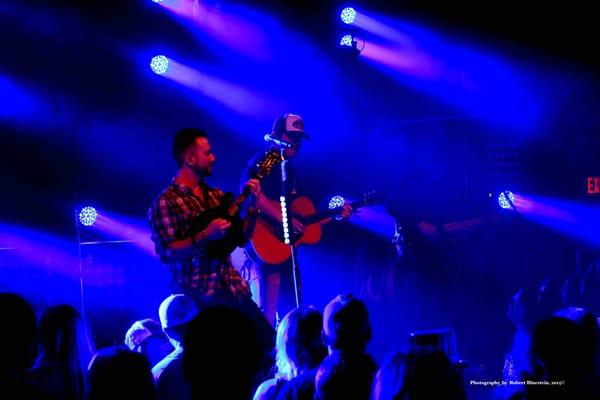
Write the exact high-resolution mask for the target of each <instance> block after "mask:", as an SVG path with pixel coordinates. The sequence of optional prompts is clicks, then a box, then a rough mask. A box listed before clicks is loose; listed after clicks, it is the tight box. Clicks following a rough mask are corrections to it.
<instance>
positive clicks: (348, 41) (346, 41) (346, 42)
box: [340, 35, 354, 47]
mask: <svg viewBox="0 0 600 400" xmlns="http://www.w3.org/2000/svg"><path fill="white" fill-rule="evenodd" d="M353 41H354V38H353V37H352V35H344V36H343V37H342V40H340V46H348V47H352V42H353Z"/></svg>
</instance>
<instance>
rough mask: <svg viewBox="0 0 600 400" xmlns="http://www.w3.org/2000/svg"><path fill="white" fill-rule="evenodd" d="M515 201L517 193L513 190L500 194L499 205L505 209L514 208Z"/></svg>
mask: <svg viewBox="0 0 600 400" xmlns="http://www.w3.org/2000/svg"><path fill="white" fill-rule="evenodd" d="M514 203H515V195H514V194H513V193H512V192H510V191H508V190H505V191H504V192H501V193H500V194H499V195H498V205H499V206H500V207H502V208H504V209H505V210H507V209H509V208H512V204H514Z"/></svg>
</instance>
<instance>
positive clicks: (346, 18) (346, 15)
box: [340, 7, 356, 24]
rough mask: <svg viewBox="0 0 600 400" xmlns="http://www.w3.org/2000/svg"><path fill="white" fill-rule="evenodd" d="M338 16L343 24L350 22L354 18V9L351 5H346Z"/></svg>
mask: <svg viewBox="0 0 600 400" xmlns="http://www.w3.org/2000/svg"><path fill="white" fill-rule="evenodd" d="M340 18H341V19H342V22H344V23H345V24H351V23H353V22H354V21H355V20H356V10H355V9H354V8H352V7H346V8H344V9H343V10H342V13H341V14H340Z"/></svg>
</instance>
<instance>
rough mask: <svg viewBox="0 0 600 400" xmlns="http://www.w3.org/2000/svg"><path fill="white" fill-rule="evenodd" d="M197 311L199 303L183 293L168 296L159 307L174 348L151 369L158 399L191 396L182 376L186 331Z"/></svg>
mask: <svg viewBox="0 0 600 400" xmlns="http://www.w3.org/2000/svg"><path fill="white" fill-rule="evenodd" d="M196 314H198V308H197V306H196V303H195V302H194V300H193V299H192V298H191V297H189V296H186V295H184V294H174V295H171V296H169V297H167V298H166V299H165V300H163V302H162V303H161V304H160V307H159V308H158V316H159V318H160V323H161V325H162V329H163V331H164V332H165V334H166V335H167V336H168V338H169V341H170V342H171V344H172V345H173V347H174V348H175V350H173V352H171V354H169V355H168V356H166V357H165V358H164V359H162V360H161V361H160V362H159V363H158V364H156V365H155V366H154V367H153V368H152V375H153V376H154V381H155V382H156V389H157V392H158V397H159V399H182V400H185V399H189V398H190V388H189V385H188V384H187V383H186V382H185V380H184V378H183V364H182V361H183V333H184V332H185V328H186V326H187V324H188V322H190V321H191V320H192V319H194V317H195V316H196Z"/></svg>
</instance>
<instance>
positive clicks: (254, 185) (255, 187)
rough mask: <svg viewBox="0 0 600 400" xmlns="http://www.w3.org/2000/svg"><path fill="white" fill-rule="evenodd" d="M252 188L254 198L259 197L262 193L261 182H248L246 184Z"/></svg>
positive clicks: (254, 180) (252, 180)
mask: <svg viewBox="0 0 600 400" xmlns="http://www.w3.org/2000/svg"><path fill="white" fill-rule="evenodd" d="M245 186H248V187H249V188H250V191H251V192H252V195H253V196H254V197H257V196H258V195H259V193H260V181H259V180H258V179H250V180H249V181H248V182H246V185H245Z"/></svg>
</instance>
